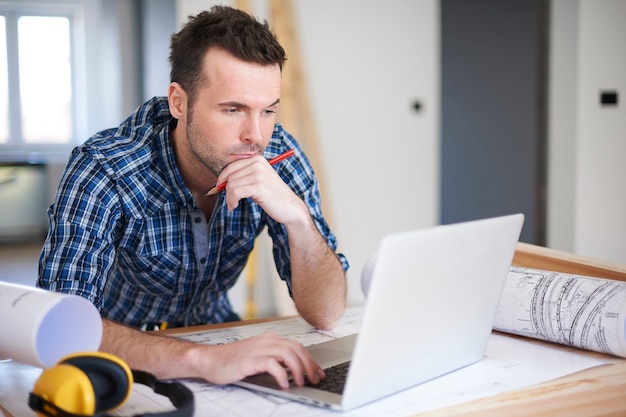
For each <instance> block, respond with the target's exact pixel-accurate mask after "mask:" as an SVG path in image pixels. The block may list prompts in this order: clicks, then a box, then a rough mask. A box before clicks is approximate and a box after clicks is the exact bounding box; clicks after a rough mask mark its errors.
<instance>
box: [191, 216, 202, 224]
mask: <svg viewBox="0 0 626 417" xmlns="http://www.w3.org/2000/svg"><path fill="white" fill-rule="evenodd" d="M193 221H194V222H196V223H200V222H201V221H202V219H201V218H200V217H195V218H194V219H193Z"/></svg>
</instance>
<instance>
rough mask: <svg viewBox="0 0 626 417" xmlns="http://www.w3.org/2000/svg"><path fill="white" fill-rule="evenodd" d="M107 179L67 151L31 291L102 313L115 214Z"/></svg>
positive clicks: (82, 155)
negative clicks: (78, 300)
mask: <svg viewBox="0 0 626 417" xmlns="http://www.w3.org/2000/svg"><path fill="white" fill-rule="evenodd" d="M117 206H118V204H117V197H116V193H115V185H114V182H113V181H112V179H111V176H110V175H109V174H108V173H107V172H106V170H105V169H104V168H103V167H102V166H101V164H100V163H99V162H98V160H97V159H96V158H94V157H93V156H92V155H90V154H89V153H88V152H87V151H86V150H85V148H77V149H75V150H74V151H73V153H72V155H71V157H70V161H69V164H68V166H67V169H66V171H65V174H64V177H63V179H62V180H61V183H60V186H59V190H58V192H57V197H56V199H55V201H54V203H53V204H52V205H51V206H50V208H49V209H48V217H49V221H50V227H49V231H48V238H47V239H46V242H45V244H44V247H43V249H42V253H41V257H40V261H39V280H38V283H37V285H38V286H40V287H43V288H46V289H49V290H53V291H59V292H64V293H72V294H76V295H80V296H82V297H85V298H87V299H89V300H90V301H91V302H92V303H93V304H94V305H95V306H96V307H97V308H98V309H101V308H102V302H103V300H102V292H103V288H104V284H105V281H106V277H107V275H108V274H109V272H110V271H111V268H112V267H113V262H114V260H115V250H114V246H113V245H112V244H111V242H112V240H113V235H114V231H115V225H116V219H117V218H118V217H119V210H118V209H117V208H116V207H117Z"/></svg>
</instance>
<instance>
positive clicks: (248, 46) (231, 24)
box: [169, 6, 287, 106]
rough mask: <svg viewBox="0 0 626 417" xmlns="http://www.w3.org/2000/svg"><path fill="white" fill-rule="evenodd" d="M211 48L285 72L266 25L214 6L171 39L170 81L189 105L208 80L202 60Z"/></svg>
mask: <svg viewBox="0 0 626 417" xmlns="http://www.w3.org/2000/svg"><path fill="white" fill-rule="evenodd" d="M209 47H219V48H222V49H224V50H226V51H227V52H229V53H231V54H232V55H234V56H235V57H237V58H239V59H241V60H243V61H246V62H252V63H257V64H261V65H275V64H278V65H279V67H280V69H281V70H282V68H283V64H284V63H285V60H286V59H287V58H286V56H285V50H284V49H283V47H282V46H281V45H280V43H278V40H277V39H276V36H275V35H274V34H273V33H272V31H271V30H270V28H269V25H268V23H267V21H264V22H263V23H261V22H259V21H258V20H256V19H255V18H254V17H252V16H250V15H249V14H247V13H245V12H243V11H241V10H238V9H233V8H231V7H226V6H214V7H212V8H211V10H210V11H204V12H201V13H200V14H198V15H197V16H189V21H188V22H187V23H186V24H185V26H184V27H183V28H182V29H181V30H180V31H179V32H178V33H175V34H173V35H172V40H171V45H170V57H169V60H170V64H171V67H172V68H171V72H170V81H171V82H177V83H179V84H180V85H181V86H182V87H183V89H184V90H185V91H186V92H187V95H188V97H189V105H190V106H191V105H193V103H194V102H195V99H196V96H197V91H198V88H199V87H200V86H201V85H202V84H203V83H204V82H206V81H207V80H205V79H204V78H205V77H204V73H203V65H202V64H203V62H202V61H203V59H204V56H205V54H206V52H207V51H208V49H209Z"/></svg>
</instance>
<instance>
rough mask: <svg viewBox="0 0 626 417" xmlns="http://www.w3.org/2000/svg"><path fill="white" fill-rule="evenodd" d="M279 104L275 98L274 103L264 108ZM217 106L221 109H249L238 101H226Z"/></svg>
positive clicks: (278, 100)
mask: <svg viewBox="0 0 626 417" xmlns="http://www.w3.org/2000/svg"><path fill="white" fill-rule="evenodd" d="M279 103H280V99H279V98H277V99H276V101H274V102H273V103H272V104H270V105H269V106H267V107H266V108H270V107H274V106H277V105H278V104H279ZM218 105H219V106H221V107H236V108H238V109H249V108H250V106H248V105H247V104H244V103H240V102H238V101H226V102H223V103H219V104H218Z"/></svg>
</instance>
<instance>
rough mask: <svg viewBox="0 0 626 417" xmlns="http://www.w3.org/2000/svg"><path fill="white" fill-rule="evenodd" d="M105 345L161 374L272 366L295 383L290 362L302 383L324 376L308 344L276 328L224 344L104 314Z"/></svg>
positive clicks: (217, 379) (245, 371)
mask: <svg viewBox="0 0 626 417" xmlns="http://www.w3.org/2000/svg"><path fill="white" fill-rule="evenodd" d="M102 324H103V334H102V343H101V345H100V350H101V351H103V352H108V353H112V354H114V355H117V356H119V357H120V358H122V359H123V360H124V361H125V362H126V363H128V365H129V366H130V367H131V368H132V369H141V370H144V371H147V372H150V373H152V374H154V375H155V376H156V377H158V378H194V377H198V378H203V379H205V380H207V381H209V382H212V383H215V384H228V383H232V382H235V381H239V380H241V379H243V378H245V377H246V376H249V375H254V374H257V373H262V372H268V373H269V374H271V375H272V376H273V377H274V378H276V380H277V381H278V384H279V385H280V386H281V387H283V388H286V387H288V386H289V381H288V377H287V371H286V370H285V368H284V367H283V365H284V366H285V367H287V368H288V369H289V370H290V371H291V373H292V374H293V377H294V382H295V383H296V384H298V385H303V384H304V378H305V375H306V378H307V379H309V380H310V381H311V382H312V383H317V382H319V380H320V378H322V377H323V376H324V372H323V371H322V369H321V368H320V367H319V365H317V364H316V363H315V361H314V360H313V359H312V358H311V356H310V355H309V353H308V351H307V350H306V349H305V348H304V346H303V345H301V344H300V343H297V342H293V341H290V340H287V339H284V338H281V337H279V336H277V335H275V334H272V333H265V334H262V335H259V336H254V337H250V338H247V339H244V340H241V341H238V342H234V343H229V344H225V345H219V346H211V345H204V344H198V343H193V342H189V341H185V340H181V339H177V338H174V337H168V336H165V335H162V334H159V333H158V332H155V333H146V332H141V331H138V330H135V329H132V328H130V327H126V326H123V325H120V324H117V323H114V322H112V321H109V320H104V319H103V320H102Z"/></svg>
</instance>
